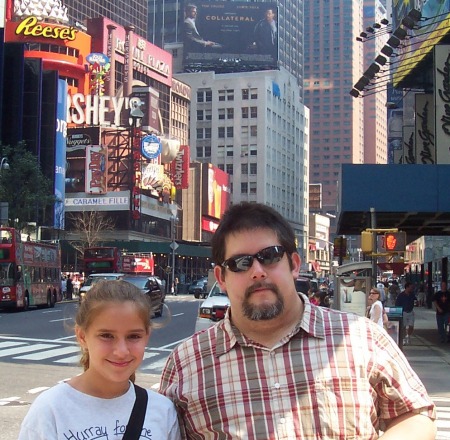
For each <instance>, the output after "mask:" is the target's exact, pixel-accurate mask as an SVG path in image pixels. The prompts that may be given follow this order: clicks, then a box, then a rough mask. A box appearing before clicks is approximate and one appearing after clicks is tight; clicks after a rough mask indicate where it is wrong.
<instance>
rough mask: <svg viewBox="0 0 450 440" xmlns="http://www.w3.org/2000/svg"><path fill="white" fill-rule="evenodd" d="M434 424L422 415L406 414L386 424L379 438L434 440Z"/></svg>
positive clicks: (391, 439)
mask: <svg viewBox="0 0 450 440" xmlns="http://www.w3.org/2000/svg"><path fill="white" fill-rule="evenodd" d="M435 438H436V424H435V423H434V421H433V420H431V419H430V418H429V417H427V416H425V415H422V414H414V413H406V414H402V415H401V416H398V417H395V418H394V419H392V420H390V421H389V422H388V427H387V429H386V431H385V432H384V434H383V435H382V436H381V437H380V439H383V440H399V439H408V440H434V439H435Z"/></svg>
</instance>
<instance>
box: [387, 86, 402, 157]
mask: <svg viewBox="0 0 450 440" xmlns="http://www.w3.org/2000/svg"><path fill="white" fill-rule="evenodd" d="M387 102H389V103H392V104H393V107H392V108H388V110H387V128H388V163H391V164H392V163H401V161H402V159H403V141H402V140H403V90H399V89H394V88H393V87H392V83H388V88H387Z"/></svg>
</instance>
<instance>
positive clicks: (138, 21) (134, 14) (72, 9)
mask: <svg viewBox="0 0 450 440" xmlns="http://www.w3.org/2000/svg"><path fill="white" fill-rule="evenodd" d="M64 5H65V6H67V9H68V13H69V18H70V19H71V20H73V21H74V22H75V21H78V22H80V23H83V24H84V25H85V24H86V20H87V19H89V18H97V17H106V18H109V19H110V20H112V21H114V22H116V23H117V24H120V25H121V26H124V27H126V26H129V25H133V26H134V27H135V33H136V34H138V35H139V36H141V37H144V38H147V0H112V1H105V0H64Z"/></svg>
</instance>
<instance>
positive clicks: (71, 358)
mask: <svg viewBox="0 0 450 440" xmlns="http://www.w3.org/2000/svg"><path fill="white" fill-rule="evenodd" d="M80 358H81V354H79V355H78V356H69V357H66V358H63V359H58V360H56V361H53V362H54V363H55V364H78V363H79V362H80Z"/></svg>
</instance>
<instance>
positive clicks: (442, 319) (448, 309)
mask: <svg viewBox="0 0 450 440" xmlns="http://www.w3.org/2000/svg"><path fill="white" fill-rule="evenodd" d="M433 302H434V306H435V308H436V324H437V330H438V334H439V338H440V341H441V342H445V341H447V342H450V334H449V335H447V325H448V323H449V317H450V292H449V291H448V289H447V282H446V281H442V282H441V290H439V291H438V292H436V293H435V295H434V300H433Z"/></svg>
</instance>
